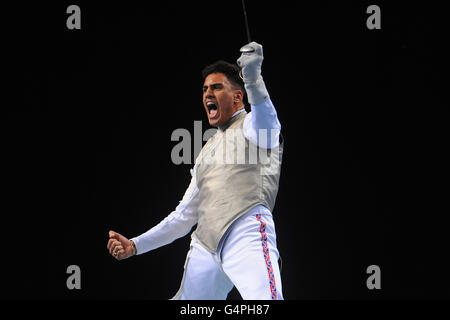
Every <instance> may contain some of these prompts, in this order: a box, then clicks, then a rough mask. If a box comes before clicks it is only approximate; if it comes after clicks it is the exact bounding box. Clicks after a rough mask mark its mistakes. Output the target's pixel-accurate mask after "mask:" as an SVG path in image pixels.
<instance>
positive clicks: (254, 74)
mask: <svg viewBox="0 0 450 320" xmlns="http://www.w3.org/2000/svg"><path fill="white" fill-rule="evenodd" d="M247 46H249V47H252V48H253V49H254V51H252V52H243V53H242V54H241V56H240V57H239V59H238V60H237V64H238V66H239V67H241V69H242V70H241V71H242V80H244V86H245V91H246V92H247V97H248V102H249V103H250V104H252V105H257V104H260V103H262V102H264V100H266V99H267V98H268V97H269V93H268V92H267V89H266V85H265V83H264V81H263V77H262V75H261V67H262V62H263V60H264V56H263V47H262V45H260V44H259V43H256V42H250V43H249V44H247Z"/></svg>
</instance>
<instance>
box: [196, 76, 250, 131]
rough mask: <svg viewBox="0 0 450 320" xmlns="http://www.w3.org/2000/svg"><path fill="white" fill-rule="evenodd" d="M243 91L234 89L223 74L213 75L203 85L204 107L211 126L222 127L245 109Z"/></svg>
mask: <svg viewBox="0 0 450 320" xmlns="http://www.w3.org/2000/svg"><path fill="white" fill-rule="evenodd" d="M242 96H243V94H242V91H241V90H239V89H238V90H236V89H233V87H232V84H231V83H230V82H229V81H228V79H227V76H226V75H224V74H223V73H211V74H209V75H208V76H207V77H206V78H205V82H204V83H203V106H204V107H205V111H206V115H207V116H208V121H209V124H210V125H211V126H214V127H220V126H223V125H224V124H226V123H227V122H228V120H230V118H231V116H232V115H233V114H234V113H235V112H236V111H237V110H239V109H241V108H242V107H243V104H242Z"/></svg>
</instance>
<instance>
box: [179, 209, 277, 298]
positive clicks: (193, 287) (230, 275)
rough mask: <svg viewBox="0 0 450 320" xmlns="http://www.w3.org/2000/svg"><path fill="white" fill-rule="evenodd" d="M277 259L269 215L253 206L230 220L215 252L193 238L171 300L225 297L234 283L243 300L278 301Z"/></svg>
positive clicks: (266, 210) (274, 236) (267, 212)
mask: <svg viewBox="0 0 450 320" xmlns="http://www.w3.org/2000/svg"><path fill="white" fill-rule="evenodd" d="M278 259H279V252H278V250H277V245H276V234H275V225H274V222H273V219H272V214H271V213H270V211H269V210H268V209H267V208H265V207H263V206H257V207H256V208H254V209H252V210H250V211H249V212H247V213H246V214H244V215H243V216H242V217H240V218H239V219H238V220H236V221H235V222H234V223H233V225H232V226H231V227H230V228H229V230H228V231H227V233H226V235H225V236H224V237H223V238H222V241H221V242H220V244H219V250H218V251H217V253H211V252H209V251H208V250H206V249H205V248H204V247H203V246H202V245H201V244H200V242H199V241H198V240H197V239H195V237H193V239H192V241H191V245H190V250H189V252H188V254H187V258H186V262H185V264H184V274H183V280H182V281H181V286H180V289H179V290H178V292H177V294H176V295H175V296H174V297H173V299H177V300H178V299H180V300H225V299H226V298H227V295H228V293H229V292H230V291H231V289H233V285H234V286H236V288H237V290H238V291H239V293H240V294H241V297H242V298H243V299H244V300H282V299H283V294H282V286H281V276H280V268H279V266H278Z"/></svg>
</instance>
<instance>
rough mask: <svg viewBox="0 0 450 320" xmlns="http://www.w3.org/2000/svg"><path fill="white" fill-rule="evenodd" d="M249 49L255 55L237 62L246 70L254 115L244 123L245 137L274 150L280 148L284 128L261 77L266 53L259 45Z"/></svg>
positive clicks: (247, 86)
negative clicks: (280, 137)
mask: <svg viewBox="0 0 450 320" xmlns="http://www.w3.org/2000/svg"><path fill="white" fill-rule="evenodd" d="M248 45H249V46H251V47H253V48H254V49H255V51H254V52H251V53H242V55H241V56H240V58H239V59H238V61H237V63H238V65H239V66H240V67H241V68H242V76H243V80H244V86H245V91H246V92H247V97H248V102H249V103H250V105H251V112H250V113H249V114H247V116H246V118H245V121H244V134H245V136H246V137H247V139H249V140H250V141H252V142H253V143H255V144H257V145H258V146H260V147H264V148H274V147H276V146H278V144H279V135H280V131H281V124H280V121H279V120H278V116H277V111H276V110H275V107H274V105H273V103H272V101H271V100H270V97H269V93H268V92H267V89H266V85H265V83H264V80H263V77H262V75H261V66H262V61H263V59H264V56H263V49H262V46H261V45H260V44H258V43H256V42H251V43H249V44H248Z"/></svg>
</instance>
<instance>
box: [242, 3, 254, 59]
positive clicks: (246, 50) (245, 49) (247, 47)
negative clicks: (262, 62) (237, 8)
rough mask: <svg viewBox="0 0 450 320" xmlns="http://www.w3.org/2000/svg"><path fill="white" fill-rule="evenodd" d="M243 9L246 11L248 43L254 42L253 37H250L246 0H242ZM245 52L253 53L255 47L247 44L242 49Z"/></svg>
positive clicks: (245, 20)
mask: <svg viewBox="0 0 450 320" xmlns="http://www.w3.org/2000/svg"><path fill="white" fill-rule="evenodd" d="M242 10H243V11H244V22H245V30H246V31H247V40H248V43H250V42H252V40H251V38H250V29H249V28H248V19H247V11H246V10H245V1H244V0H242ZM240 51H241V52H242V53H243V54H248V53H252V52H254V51H255V49H253V48H252V47H251V46H249V45H248V44H246V45H245V46H243V47H242V48H241V50H240Z"/></svg>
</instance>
